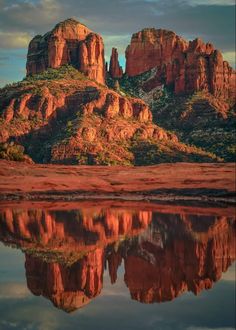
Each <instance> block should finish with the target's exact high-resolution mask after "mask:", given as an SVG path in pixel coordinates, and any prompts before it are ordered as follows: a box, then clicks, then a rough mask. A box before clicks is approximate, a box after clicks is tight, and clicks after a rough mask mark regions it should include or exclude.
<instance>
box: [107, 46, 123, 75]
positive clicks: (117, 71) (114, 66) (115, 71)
mask: <svg viewBox="0 0 236 330" xmlns="http://www.w3.org/2000/svg"><path fill="white" fill-rule="evenodd" d="M109 73H110V75H111V77H112V78H121V77H122V76H123V69H122V67H121V66H120V64H119V60H118V52H117V49H116V48H112V53H111V59H110V66H109Z"/></svg>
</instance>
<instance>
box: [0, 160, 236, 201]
mask: <svg viewBox="0 0 236 330" xmlns="http://www.w3.org/2000/svg"><path fill="white" fill-rule="evenodd" d="M234 192H235V165H234V164H231V163H228V164H195V163H191V164H189V163H188V164H186V163H175V164H161V165H157V166H148V167H121V166H116V167H102V166H61V165H34V164H32V165H31V164H30V165H29V164H24V163H17V162H8V161H0V199H14V198H23V199H43V198H44V199H45V198H46V199H48V198H49V199H67V200H68V199H69V200H70V199H72V200H73V199H80V198H106V199H107V198H121V199H129V200H132V199H146V198H149V199H166V200H170V199H192V200H196V199H197V200H201V199H206V198H207V199H208V200H209V199H212V200H216V199H218V200H220V199H221V200H226V199H228V200H230V201H232V198H231V197H232V196H233V195H234ZM229 197H230V199H229Z"/></svg>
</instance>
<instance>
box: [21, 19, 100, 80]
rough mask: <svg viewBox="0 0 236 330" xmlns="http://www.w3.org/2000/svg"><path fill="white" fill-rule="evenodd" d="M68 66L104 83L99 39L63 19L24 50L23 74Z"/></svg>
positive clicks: (35, 38) (68, 20)
mask: <svg viewBox="0 0 236 330" xmlns="http://www.w3.org/2000/svg"><path fill="white" fill-rule="evenodd" d="M64 64H72V65H73V66H75V67H76V68H77V69H78V70H80V71H82V72H83V73H84V74H86V75H87V76H88V77H89V78H91V79H94V80H96V81H97V82H98V83H101V84H104V82H105V64H104V45H103V40H102V38H101V37H100V36H99V35H98V34H96V33H94V32H92V31H91V30H89V29H88V28H87V27H86V26H85V25H83V24H81V23H79V22H77V21H76V20H74V19H67V20H65V21H64V22H61V23H59V24H57V25H56V26H55V28H54V29H53V30H52V31H50V32H47V33H46V34H45V35H44V36H39V35H38V36H36V37H34V38H33V39H32V40H31V42H30V44H29V49H28V55H27V64H26V69H27V75H31V74H35V73H41V72H43V71H45V70H46V69H47V68H58V67H60V66H62V65H64Z"/></svg>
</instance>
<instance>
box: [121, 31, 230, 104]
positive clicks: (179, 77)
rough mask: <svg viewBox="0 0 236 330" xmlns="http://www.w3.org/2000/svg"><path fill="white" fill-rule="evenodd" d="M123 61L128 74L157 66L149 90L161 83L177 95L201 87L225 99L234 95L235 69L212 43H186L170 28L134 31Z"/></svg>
mask: <svg viewBox="0 0 236 330" xmlns="http://www.w3.org/2000/svg"><path fill="white" fill-rule="evenodd" d="M126 61H127V62H126V73H127V75H128V76H130V77H133V76H137V75H139V74H142V73H144V72H146V71H149V70H150V69H153V68H156V69H157V70H156V75H155V77H153V79H152V80H151V81H149V86H148V89H149V90H151V89H153V88H155V87H157V86H160V85H162V84H164V85H167V86H172V87H173V89H174V91H175V93H176V94H185V93H192V92H196V91H199V90H200V91H206V92H210V93H212V94H213V95H214V96H216V97H220V98H224V99H229V98H231V99H233V98H234V95H235V71H234V70H233V69H232V68H231V67H230V66H229V64H228V62H226V61H224V60H223V57H222V54H221V53H220V52H219V51H218V50H215V49H214V47H213V45H212V44H210V43H207V44H204V43H203V41H202V40H201V39H195V40H193V41H190V42H188V41H186V40H184V39H183V38H181V37H179V36H177V35H176V34H175V33H174V32H171V31H167V30H161V29H158V30H156V29H144V30H142V31H140V32H138V33H135V34H133V36H132V39H131V43H130V45H129V46H128V47H127V49H126Z"/></svg>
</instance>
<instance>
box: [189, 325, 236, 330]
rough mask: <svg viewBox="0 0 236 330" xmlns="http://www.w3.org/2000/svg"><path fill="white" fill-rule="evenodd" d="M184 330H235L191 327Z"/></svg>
mask: <svg viewBox="0 0 236 330" xmlns="http://www.w3.org/2000/svg"><path fill="white" fill-rule="evenodd" d="M186 330H235V329H234V328H227V327H226V328H224V327H223V328H222V327H221V328H208V327H198V326H191V327H188V328H187V329H186Z"/></svg>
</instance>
